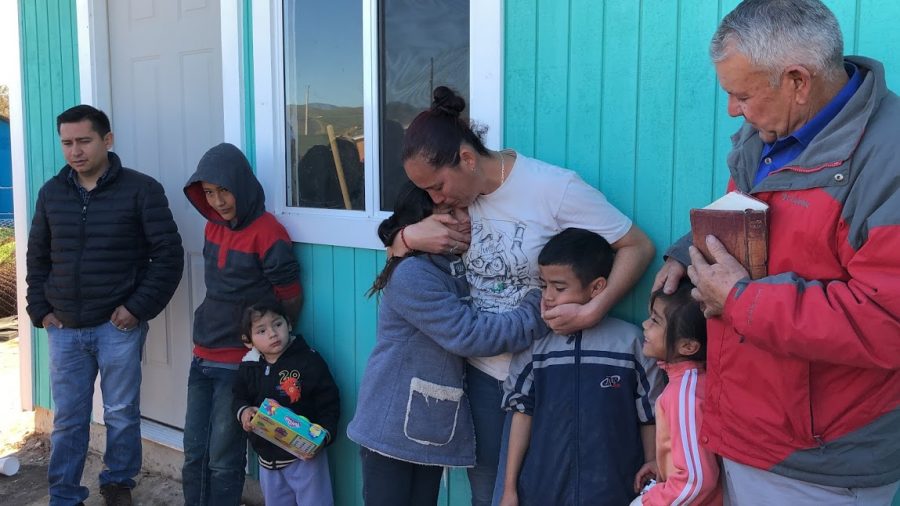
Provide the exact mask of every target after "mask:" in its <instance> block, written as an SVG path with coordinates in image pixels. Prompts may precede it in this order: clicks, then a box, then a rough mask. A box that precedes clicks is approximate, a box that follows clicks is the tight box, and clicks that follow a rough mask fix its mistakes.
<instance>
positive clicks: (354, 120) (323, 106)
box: [283, 0, 365, 210]
mask: <svg viewBox="0 0 900 506" xmlns="http://www.w3.org/2000/svg"><path fill="white" fill-rule="evenodd" d="M283 19H284V93H285V122H286V123H287V125H286V128H285V137H286V139H285V148H286V149H285V153H286V164H287V178H288V179H287V185H286V186H287V203H288V205H289V206H293V207H315V208H330V209H356V210H361V209H364V208H365V190H364V176H363V164H364V160H365V158H364V155H363V153H364V149H363V147H364V139H365V137H364V131H363V60H362V3H361V2H360V1H359V0H330V1H329V2H321V1H316V0H284V17H283Z"/></svg>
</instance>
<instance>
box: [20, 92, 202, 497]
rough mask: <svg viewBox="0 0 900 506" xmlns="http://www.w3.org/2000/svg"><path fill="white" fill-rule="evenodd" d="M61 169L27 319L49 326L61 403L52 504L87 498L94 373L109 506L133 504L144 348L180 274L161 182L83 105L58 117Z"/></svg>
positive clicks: (49, 197)
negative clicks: (127, 160) (119, 150)
mask: <svg viewBox="0 0 900 506" xmlns="http://www.w3.org/2000/svg"><path fill="white" fill-rule="evenodd" d="M56 127H57V131H58V133H59V137H60V141H61V143H62V150H63V155H64V157H65V159H66V162H67V165H66V166H65V167H63V168H62V170H60V172H59V174H57V175H56V176H54V177H53V178H51V179H50V180H49V181H47V183H45V184H44V186H43V187H42V188H41V190H40V193H39V194H38V200H37V206H36V209H35V213H34V219H33V220H32V223H31V232H30V235H29V237H28V253H27V265H28V277H27V283H28V295H27V299H28V308H27V310H28V315H29V316H30V317H31V321H32V323H34V325H35V326H37V327H43V328H45V329H47V337H48V344H49V350H50V387H51V391H52V394H53V401H54V403H55V405H56V410H55V415H54V420H53V434H52V435H51V443H52V447H51V454H50V467H49V471H48V478H49V481H50V496H51V498H50V504H51V505H53V504H75V503H78V502H80V501H84V500H85V499H86V498H87V496H88V490H87V488H85V487H82V486H81V474H82V471H83V469H84V460H85V456H86V453H87V447H88V434H89V424H90V413H91V397H92V395H93V386H94V380H95V379H96V377H97V372H98V371H99V372H100V388H101V390H102V392H103V409H104V414H103V419H104V422H105V424H106V452H105V456H104V462H105V464H106V469H104V470H103V472H102V473H100V490H101V494H102V495H103V496H104V498H105V499H106V503H107V504H131V489H132V488H133V487H134V485H135V483H134V479H133V478H134V476H135V475H137V473H138V471H139V470H140V467H141V434H140V388H141V350H142V349H143V344H144V340H145V338H146V336H147V329H148V326H147V322H148V321H149V320H150V319H152V318H153V317H155V316H156V315H157V314H159V313H160V311H162V310H163V308H165V306H166V304H167V303H168V302H169V299H170V298H171V297H172V294H173V293H174V292H175V288H176V287H177V286H178V282H179V281H180V280H181V272H182V269H183V267H184V250H183V249H182V247H181V237H180V236H179V235H178V228H177V227H176V225H175V221H174V220H173V219H172V213H171V211H170V210H169V204H168V201H167V200H166V195H165V192H164V191H163V187H162V185H160V184H159V183H158V182H157V181H156V180H155V179H153V178H151V177H150V176H147V175H145V174H141V173H140V172H137V171H134V170H131V169H128V168H125V167H122V163H121V162H120V160H119V157H118V156H116V154H115V153H111V152H109V149H110V148H111V147H112V143H113V134H112V132H111V131H110V125H109V119H108V118H107V116H106V114H104V113H103V112H102V111H99V110H97V109H95V108H93V107H91V106H88V105H79V106H76V107H73V108H71V109H68V110H67V111H65V112H63V113H62V114H60V115H59V116H58V117H57V119H56Z"/></svg>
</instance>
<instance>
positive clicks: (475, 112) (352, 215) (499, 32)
mask: <svg viewBox="0 0 900 506" xmlns="http://www.w3.org/2000/svg"><path fill="white" fill-rule="evenodd" d="M361 2H362V8H363V16H362V20H363V27H362V30H363V111H364V123H363V127H364V129H365V135H366V143H365V159H366V161H367V163H366V164H365V172H364V175H365V194H366V196H365V210H363V211H348V210H335V209H314V208H300V207H289V206H287V203H286V199H285V195H286V185H287V178H286V171H285V161H284V160H285V156H284V153H285V146H284V138H285V137H284V68H283V61H284V59H283V53H282V50H283V47H282V41H283V37H282V26H283V24H282V9H281V2H274V1H273V2H268V1H261V2H253V3H252V9H253V10H252V18H253V22H252V24H253V26H252V27H251V33H252V37H253V87H254V108H255V122H254V126H255V130H256V146H255V147H256V169H257V177H258V178H259V180H260V182H261V183H262V185H263V188H264V189H265V191H266V207H267V209H268V210H269V211H271V212H272V213H273V214H275V215H276V216H277V217H278V219H279V221H281V223H282V224H283V225H284V226H285V228H286V229H287V231H288V233H289V234H290V235H291V238H292V239H293V240H294V241H297V242H303V243H310V244H328V245H334V246H346V247H354V248H370V249H382V248H383V246H382V244H381V243H380V241H379V240H378V238H377V236H376V233H375V231H376V229H377V227H378V224H379V223H380V222H381V220H383V219H384V218H385V217H387V216H388V213H385V212H382V211H380V210H379V209H377V207H376V198H375V197H376V195H379V193H380V192H379V184H380V177H379V163H372V162H371V161H372V160H380V157H379V143H378V125H379V117H378V115H379V111H378V93H379V90H378V75H377V71H378V65H377V62H378V56H379V50H378V18H377V15H378V5H377V0H361ZM226 3H227V2H226ZM228 12H229V14H227V15H226V14H225V10H224V9H223V34H224V33H225V27H226V25H228V26H230V27H234V26H236V25H237V24H238V23H236V22H235V20H233V19H226V18H228V17H233V16H239V15H240V14H239V12H238V11H237V10H231V9H229V11H228ZM469 18H470V24H469V27H470V31H469V33H470V35H469V54H470V56H469V81H470V82H469V90H470V98H469V102H470V112H469V114H470V116H471V117H472V118H474V119H476V120H478V122H479V123H481V124H484V125H486V126H487V127H488V133H487V136H486V139H485V141H486V142H485V144H486V145H487V147H488V148H491V149H497V148H499V147H500V143H501V140H502V134H501V124H502V115H503V110H502V104H503V58H502V55H503V1H502V0H470V16H469ZM229 31H230V30H229ZM232 33H233V32H232ZM222 52H223V55H222V58H223V60H225V61H229V60H230V61H229V63H228V67H229V68H232V69H235V68H240V63H239V62H240V57H241V54H240V47H239V45H237V44H232V45H230V47H226V46H225V45H223V48H222ZM226 52H227V53H228V54H226ZM223 68H226V66H225V65H223ZM234 75H235V74H232V77H231V78H230V80H231V83H232V85H231V86H230V93H228V94H226V100H225V104H224V105H225V108H226V111H225V117H226V118H229V119H230V120H231V122H233V121H234V120H235V119H237V118H240V117H241V113H240V109H241V101H240V100H234V98H236V97H235V94H236V93H235V89H236V87H235V86H234V79H235V78H234V77H233V76H234ZM226 81H228V79H226ZM226 87H228V84H227V82H226ZM228 132H232V133H231V134H230V135H229V134H228ZM226 135H227V137H229V138H228V140H229V141H230V142H233V143H236V144H238V145H240V139H239V138H236V137H237V133H236V131H235V130H234V129H232V128H230V127H229V126H228V125H227V124H226Z"/></svg>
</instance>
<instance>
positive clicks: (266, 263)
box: [182, 143, 302, 506]
mask: <svg viewBox="0 0 900 506" xmlns="http://www.w3.org/2000/svg"><path fill="white" fill-rule="evenodd" d="M184 194H185V195H186V196H187V198H188V200H189V201H190V202H191V204H193V205H194V207H196V208H197V211H199V212H200V214H201V215H203V217H204V218H206V220H207V223H206V229H205V231H204V237H205V242H204V245H203V259H204V281H205V283H206V298H205V299H204V300H203V302H202V303H201V304H200V306H199V307H198V308H197V310H196V311H195V313H194V332H193V340H194V350H193V355H194V356H193V360H192V361H191V370H190V375H189V377H188V398H187V416H186V420H185V425H184V467H183V468H182V483H183V490H184V499H185V503H186V504H191V505H207V504H209V505H216V506H220V505H223V506H227V505H235V506H237V505H238V504H240V500H241V491H242V490H243V486H244V465H245V460H246V448H247V444H246V435H245V433H244V431H243V430H242V428H241V426H240V424H239V423H238V420H237V418H236V417H235V413H234V411H233V410H232V402H233V394H232V388H233V386H234V382H235V380H236V378H237V374H238V366H239V365H240V363H241V359H242V358H243V356H244V354H245V353H246V352H247V349H246V348H245V347H244V343H243V342H242V341H241V318H242V315H243V311H244V308H246V307H247V306H250V305H251V304H254V303H257V302H260V301H265V300H277V301H278V302H280V303H281V304H282V305H283V306H284V307H285V309H286V311H287V314H288V315H290V317H291V319H292V320H296V317H297V315H298V314H299V312H300V306H301V303H302V292H301V289H300V280H299V275H300V267H299V265H298V263H297V259H296V257H295V256H294V254H293V251H292V249H291V239H290V237H289V236H288V233H287V231H286V230H285V229H284V227H283V226H282V225H281V224H280V223H278V220H276V219H275V216H273V215H272V214H270V213H268V212H266V208H265V200H266V197H265V193H264V192H263V189H262V186H261V185H260V184H259V181H258V180H257V179H256V176H254V175H253V171H252V170H251V168H250V162H248V161H247V158H246V157H245V156H244V154H243V153H242V152H241V150H239V149H238V148H237V147H235V146H233V145H231V144H227V143H223V144H219V145H218V146H215V147H213V148H211V149H210V150H209V151H207V152H206V154H204V155H203V158H201V159H200V162H199V163H198V164H197V171H196V172H195V173H194V175H193V176H191V178H190V179H189V180H188V182H187V184H185V187H184Z"/></svg>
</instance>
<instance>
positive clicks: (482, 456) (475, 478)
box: [466, 364, 506, 506]
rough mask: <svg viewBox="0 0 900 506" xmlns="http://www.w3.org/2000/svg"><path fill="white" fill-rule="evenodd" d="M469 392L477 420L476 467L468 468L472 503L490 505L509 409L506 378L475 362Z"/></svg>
mask: <svg viewBox="0 0 900 506" xmlns="http://www.w3.org/2000/svg"><path fill="white" fill-rule="evenodd" d="M466 394H467V395H468V396H469V405H470V406H471V408H472V422H473V423H474V424H475V467H471V468H469V469H468V470H467V472H468V475H469V486H471V487H472V506H490V504H491V499H492V498H493V495H494V485H495V484H496V482H497V466H498V464H499V462H500V440H501V438H502V435H503V423H504V420H505V419H506V413H505V412H504V411H503V410H502V409H500V404H501V403H502V402H503V382H502V381H500V380H498V379H496V378H494V377H492V376H490V375H488V374H486V373H483V372H481V371H479V370H478V369H476V368H475V367H473V366H472V365H471V364H466Z"/></svg>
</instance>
